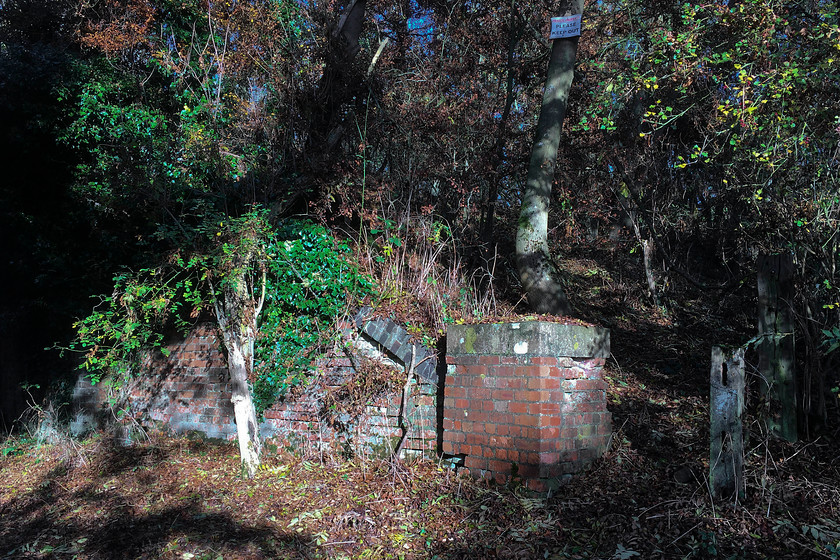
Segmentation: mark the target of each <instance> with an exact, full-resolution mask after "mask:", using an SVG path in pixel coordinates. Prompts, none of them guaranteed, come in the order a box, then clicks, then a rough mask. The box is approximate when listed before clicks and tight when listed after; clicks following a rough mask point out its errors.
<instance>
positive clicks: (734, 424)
mask: <svg viewBox="0 0 840 560" xmlns="http://www.w3.org/2000/svg"><path fill="white" fill-rule="evenodd" d="M744 387H745V382H744V349H743V348H738V349H737V350H735V351H734V352H731V353H726V354H724V352H723V350H721V348H720V347H718V346H714V347H712V370H711V394H710V404H711V406H710V407H709V408H710V416H711V430H710V436H711V442H710V443H711V445H710V457H709V485H710V487H711V489H712V494H713V496H715V497H716V498H725V499H733V500H736V501H737V499H738V497H739V496H740V495H742V494H743V490H744V476H743V472H744V437H743V426H742V423H741V415H742V414H743V412H744Z"/></svg>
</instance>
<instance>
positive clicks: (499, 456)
mask: <svg viewBox="0 0 840 560" xmlns="http://www.w3.org/2000/svg"><path fill="white" fill-rule="evenodd" d="M608 355H609V332H608V331H606V330H605V329H599V328H594V327H583V326H577V325H561V324H557V323H547V322H539V321H531V322H523V323H506V324H493V325H489V324H488V325H456V326H454V328H450V330H449V331H448V333H447V356H446V363H447V375H446V383H445V398H444V404H443V452H444V453H448V454H451V455H455V456H459V457H462V458H463V465H464V466H465V467H467V468H468V469H470V471H471V472H472V473H473V474H474V475H476V476H480V477H485V478H492V479H495V480H496V481H498V482H505V481H507V480H508V478H509V477H510V476H512V475H518V476H521V477H522V478H523V479H524V480H525V481H526V483H527V484H528V486H529V487H530V488H532V489H534V490H539V491H544V490H546V489H548V488H550V487H553V486H556V485H557V484H559V483H561V482H562V481H563V480H564V479H566V478H568V476H569V475H570V474H572V473H574V472H578V471H580V470H581V469H583V468H585V467H586V466H587V465H588V464H589V463H590V462H592V461H593V460H594V459H596V458H598V457H600V456H601V455H602V454H603V453H604V451H605V450H606V448H607V445H608V442H609V438H610V434H611V415H610V413H609V412H608V411H607V408H606V383H605V382H604V381H603V380H602V379H601V369H602V367H603V365H604V360H605V358H606V357H607V356H608Z"/></svg>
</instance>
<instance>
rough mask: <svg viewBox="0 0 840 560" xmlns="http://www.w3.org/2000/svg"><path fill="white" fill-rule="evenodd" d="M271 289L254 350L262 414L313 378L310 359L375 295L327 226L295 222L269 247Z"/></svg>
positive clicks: (257, 401)
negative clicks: (353, 309)
mask: <svg viewBox="0 0 840 560" xmlns="http://www.w3.org/2000/svg"><path fill="white" fill-rule="evenodd" d="M266 251H267V255H268V264H267V268H268V272H269V274H268V289H267V294H266V302H265V308H264V310H263V313H262V316H261V323H260V334H259V337H258V339H257V342H256V347H255V372H256V376H255V382H254V398H255V404H256V406H257V410H258V411H260V412H261V411H263V410H265V409H266V408H267V407H269V406H271V404H272V403H273V402H274V401H275V400H276V399H277V398H278V397H281V396H283V395H284V394H285V393H286V392H287V391H288V390H289V389H290V388H292V387H295V386H298V385H300V384H301V383H302V382H303V381H304V380H305V379H306V377H307V376H308V374H309V372H310V369H311V360H312V357H313V355H314V353H315V352H317V351H318V349H319V347H321V346H322V345H323V343H324V342H325V341H327V340H329V339H330V338H331V337H333V336H336V335H337V334H338V333H335V332H334V331H331V329H332V328H333V327H334V325H335V319H336V317H339V316H340V315H342V314H343V313H345V310H346V309H347V307H348V304H349V302H350V301H353V300H360V299H363V298H365V297H367V296H369V295H371V294H372V293H373V291H374V285H373V281H372V280H371V279H370V278H369V277H368V276H366V275H364V274H362V273H361V272H360V271H359V269H358V267H357V266H356V265H355V264H353V263H351V261H350V259H349V257H350V248H349V246H348V245H347V244H346V243H344V242H338V241H336V240H335V239H334V238H333V237H332V235H330V233H329V232H328V231H327V229H326V228H324V227H323V226H320V225H316V224H312V223H310V222H304V221H292V222H289V223H287V224H285V225H284V227H282V228H280V231H279V232H278V235H277V236H276V238H275V239H274V240H273V241H272V242H271V243H270V244H269V245H268V247H267V248H266Z"/></svg>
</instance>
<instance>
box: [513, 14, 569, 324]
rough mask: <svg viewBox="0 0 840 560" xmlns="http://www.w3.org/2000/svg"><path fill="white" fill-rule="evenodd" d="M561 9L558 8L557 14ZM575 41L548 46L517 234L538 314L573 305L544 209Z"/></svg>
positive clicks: (523, 275) (563, 311)
mask: <svg viewBox="0 0 840 560" xmlns="http://www.w3.org/2000/svg"><path fill="white" fill-rule="evenodd" d="M562 11H563V10H562V9H561V10H559V12H560V13H558V15H561V14H562ZM571 11H572V13H575V14H580V13H582V12H583V2H582V0H573V3H572V8H571ZM578 39H579V37H572V38H568V39H555V40H554V44H553V45H552V47H551V59H550V61H549V64H548V76H547V78H546V83H545V93H544V94H543V102H542V108H541V109H540V118H539V121H538V123H537V134H536V138H535V139H534V147H533V149H532V150H531V161H530V164H529V167H528V179H527V182H526V184H525V191H524V192H523V194H522V209H521V211H520V214H519V226H518V229H517V232H516V264H517V267H518V268H519V277H520V280H521V281H522V286H523V288H524V289H525V293H526V294H527V295H528V304H529V306H530V307H531V309H532V310H533V311H535V312H537V313H551V314H554V315H569V314H571V313H572V306H571V305H570V304H569V300H568V298H567V297H566V294H565V292H564V291H563V288H562V286H561V285H560V284H559V282H558V281H557V271H556V270H555V268H554V265H553V264H552V262H551V257H550V255H549V251H548V207H549V204H550V202H551V187H552V183H553V182H554V170H555V167H556V165H557V148H558V146H559V145H560V134H561V131H562V129H563V118H564V117H565V116H566V103H567V100H568V98H569V90H570V89H571V87H572V79H573V78H574V73H575V72H574V66H575V55H576V54H577V46H578Z"/></svg>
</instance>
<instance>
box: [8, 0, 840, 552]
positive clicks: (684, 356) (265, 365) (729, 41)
mask: <svg viewBox="0 0 840 560" xmlns="http://www.w3.org/2000/svg"><path fill="white" fill-rule="evenodd" d="M838 8H840V6H838V4H837V3H836V2H829V1H822V0H817V1H813V2H792V1H791V2H782V1H771V2H765V1H757V0H730V1H728V2H727V1H720V2H710V3H692V2H668V1H662V2H637V1H635V0H629V1H621V2H600V1H598V2H588V3H587V4H586V6H585V11H584V24H583V32H582V36H581V39H580V43H579V49H578V53H577V68H576V71H575V80H574V83H573V86H572V90H571V94H570V98H569V105H568V112H567V115H566V120H565V126H564V131H563V134H564V135H563V140H562V142H561V147H560V150H561V151H560V156H559V165H558V169H557V171H556V173H555V179H556V180H555V184H554V189H553V192H552V206H551V222H550V223H551V230H550V244H551V248H552V253H553V255H554V256H555V260H556V265H557V268H558V269H559V271H560V276H561V281H562V283H563V284H564V286H565V287H566V290H567V294H568V296H569V299H570V301H571V303H572V305H573V306H574V307H575V310H576V315H577V316H578V317H580V318H582V319H584V320H587V321H590V322H592V323H596V324H599V325H603V326H607V327H609V328H611V329H612V333H613V341H614V344H613V354H614V356H615V364H614V365H615V369H614V371H613V372H612V374H611V375H612V376H613V380H614V387H617V388H618V389H616V394H615V395H614V396H613V397H611V398H612V405H613V406H614V407H615V410H616V412H614V414H615V415H616V418H617V426H618V428H619V431H620V432H621V433H624V434H625V435H626V436H627V439H626V440H625V441H626V442H627V445H628V447H627V448H626V449H624V450H623V451H622V449H619V450H618V451H616V452H615V453H616V454H617V456H621V453H625V455H624V456H627V453H629V449H630V447H629V445H630V442H633V443H634V445H636V446H637V447H636V448H638V449H643V450H644V449H646V448H647V447H646V446H648V445H649V446H653V447H654V448H656V446H657V445H659V444H660V443H661V441H660V440H661V439H662V437H665V436H662V434H663V433H665V434H666V436H668V434H669V432H667V430H668V429H669V428H664V427H662V426H659V428H660V429H659V430H657V429H654V428H653V427H651V426H653V425H654V424H645V423H644V422H641V423H637V422H636V420H632V421H630V422H629V423H628V424H626V425H624V426H622V425H621V424H620V422H621V420H622V418H624V419H631V418H636V419H638V414H639V411H640V410H642V411H646V412H645V413H647V411H649V410H650V407H653V408H656V407H657V406H659V407H665V408H669V407H671V405H673V407H674V408H673V410H672V413H669V414H676V415H677V416H680V415H684V418H683V419H684V420H686V421H688V420H687V419H688V418H693V420H691V422H694V423H696V424H698V425H700V424H702V423H703V422H705V418H707V416H705V417H704V414H705V412H703V408H702V407H703V404H702V400H703V399H704V398H706V396H707V395H708V392H707V391H708V367H707V364H708V357H709V349H710V346H711V345H712V344H728V345H732V346H741V345H744V344H746V343H747V341H749V340H750V339H751V338H753V336H754V335H755V332H756V327H755V324H756V285H755V263H756V259H757V257H758V256H759V255H760V254H773V253H784V254H792V255H793V258H794V263H795V297H794V298H793V301H790V305H791V306H792V309H793V310H794V312H795V318H796V352H797V375H798V379H797V381H798V389H799V396H798V399H799V406H800V408H801V414H800V420H801V432H800V433H801V434H802V437H803V438H804V440H805V441H806V442H815V441H816V442H820V441H822V442H823V444H824V443H825V442H826V441H836V436H837V430H838V426H840V400H838V389H839V388H840V374H838V360H840V358H838V356H839V355H840V353H838V352H833V350H834V349H836V348H837V345H838V343H840V330H839V329H838V325H840V290H839V289H838V282H840V280H838V271H837V260H838V256H840V255H838V244H840V235H839V234H838V230H839V229H840V227H838V226H840V223H838V220H840V194H839V193H840V188H838V187H840V184H838V165H840V159H839V158H840V113H838V107H840V99H838V97H840V88H838V78H840V76H839V75H838V74H840V63H838V61H839V60H840V58H838V57H840V28H838ZM562 9H563V7H562V6H558V5H556V4H554V3H549V2H499V3H482V2H466V3H465V2H448V1H444V0H441V1H437V0H406V1H398V2H388V1H374V0H367V1H365V0H359V1H357V2H354V3H350V4H343V3H340V2H328V1H312V2H295V1H286V0H283V1H265V2H258V1H241V0H240V1H233V0H231V1H229V2H213V3H209V4H208V3H207V2H201V1H193V0H183V1H177V0H159V1H155V0H100V1H96V2H87V1H86V2H75V1H71V0H44V1H35V0H5V1H3V2H2V3H0V153H2V154H3V157H4V159H5V162H6V164H5V165H4V179H3V181H2V182H1V183H0V197H2V200H1V202H2V204H0V212H2V217H0V228H2V230H0V235H2V239H3V253H4V254H3V259H2V267H3V269H2V274H3V278H4V284H5V287H4V289H3V290H2V291H0V311H1V312H2V323H0V328H2V333H0V353H2V360H0V367H2V376H0V382H1V383H2V386H1V387H0V398H2V412H3V416H2V425H3V427H4V429H5V430H7V431H9V430H12V426H13V420H14V419H16V418H18V417H19V416H20V414H21V413H23V412H24V409H25V407H26V403H25V398H24V397H25V393H24V392H23V391H22V390H21V389H20V385H21V384H37V385H38V387H37V388H34V387H31V388H30V390H31V391H33V392H34V394H35V396H36V399H40V398H41V397H42V396H43V395H44V394H45V393H47V392H50V391H53V392H60V390H61V387H62V385H63V386H64V387H65V388H66V387H67V386H68V384H72V381H73V376H74V375H75V372H76V369H75V368H76V367H77V366H78V365H79V363H83V364H84V363H86V364H88V365H89V366H91V368H92V369H89V370H88V371H94V370H96V369H97V368H99V367H100V366H101V368H102V369H105V370H117V371H125V370H126V369H129V368H128V366H127V365H126V364H128V363H129V362H130V359H131V357H132V355H133V353H135V352H136V351H137V350H138V348H139V347H140V342H144V343H150V344H152V345H154V344H160V343H161V341H162V340H163V339H164V338H165V337H166V336H169V335H170V334H171V333H172V332H175V331H177V330H178V329H179V328H182V327H184V326H185V325H187V324H189V323H190V322H191V321H195V320H198V319H200V318H202V317H204V316H205V314H206V313H208V309H212V304H213V301H214V299H213V298H214V297H215V296H214V295H213V294H210V292H208V290H207V288H208V286H209V287H210V288H211V289H212V280H213V279H214V278H217V279H223V278H224V277H225V274H226V273H230V271H231V270H234V269H236V266H237V265H236V264H235V263H234V264H231V262H232V261H231V260H230V258H229V257H230V256H231V254H237V251H239V249H241V248H242V247H250V246H251V245H249V243H252V242H253V241H254V240H258V241H259V244H260V247H262V248H263V249H261V250H264V251H265V253H264V254H265V255H268V256H267V257H266V258H265V259H263V261H260V262H270V263H274V264H272V265H270V266H268V265H263V264H260V265H256V266H252V265H249V267H250V268H248V273H249V274H250V275H251V276H250V277H251V278H252V282H251V284H250V287H251V293H252V295H253V294H256V293H258V290H257V289H256V286H258V285H259V283H258V282H257V281H256V280H258V279H259V276H260V275H259V273H261V272H268V273H269V274H268V282H269V285H270V286H271V290H270V294H269V297H268V300H267V303H266V307H265V309H264V310H263V313H264V314H263V316H262V319H261V321H262V322H261V323H260V325H261V326H260V329H261V331H260V333H261V334H260V335H258V342H259V341H260V340H262V341H264V342H262V343H259V344H258V348H257V350H256V355H257V357H256V363H257V370H255V372H254V375H255V378H254V379H253V381H254V383H255V398H256V399H257V401H259V400H260V399H263V400H265V401H270V400H271V399H273V398H277V396H278V395H282V393H283V391H285V390H288V389H289V387H292V386H294V385H295V384H297V383H300V382H302V377H301V376H302V374H301V373H300V371H301V370H300V365H301V364H303V363H305V362H306V360H308V359H309V358H310V357H311V355H312V352H316V351H317V347H318V345H319V344H321V343H322V342H323V340H324V336H326V334H325V333H328V332H329V330H330V329H329V325H330V324H331V323H330V321H331V320H334V319H335V317H336V316H337V315H339V314H341V313H344V312H346V310H347V309H349V308H350V307H352V306H354V305H359V304H363V303H364V304H373V305H374V306H375V307H376V308H377V309H378V310H379V312H380V313H382V314H386V315H389V316H392V317H394V318H395V319H398V320H400V321H403V322H405V323H406V324H407V325H408V326H409V328H410V330H413V332H415V333H416V335H417V336H418V338H424V339H425V340H426V341H428V342H434V341H435V340H436V339H437V338H439V337H440V336H442V334H443V333H444V332H445V326H446V323H447V322H453V321H460V320H484V319H487V318H493V317H499V318H503V317H505V316H509V315H511V314H513V313H522V312H527V305H526V303H527V302H525V301H523V300H522V294H521V288H520V286H519V279H518V276H517V273H516V269H515V263H513V262H512V259H511V255H512V254H513V243H514V237H515V231H516V227H517V219H518V212H519V201H520V197H521V192H522V185H523V181H524V177H525V174H526V171H527V163H528V155H529V153H530V150H531V145H532V142H533V130H534V127H535V124H536V120H537V117H538V114H539V107H540V101H541V98H542V87H543V83H544V77H545V70H546V65H547V61H548V51H549V46H550V45H549V41H548V40H547V39H546V35H547V33H546V32H547V27H548V19H549V17H551V16H554V15H562V14H559V13H557V12H558V10H562ZM243 243H244V245H243ZM249 254H250V253H249ZM261 254H263V253H261ZM226 258H227V259H228V260H225V259H226ZM214 274H215V276H214ZM161 279H163V280H161ZM253 279H256V280H253ZM208 280H209V281H210V283H208ZM313 282H315V284H314V285H313ZM97 294H104V295H102V296H98V295H97ZM91 296H95V297H96V299H93V300H91ZM94 306H96V307H94ZM135 339H136V340H138V341H139V342H137V343H135V342H132V341H133V340H135ZM265 341H271V342H270V343H269V342H265ZM277 341H280V342H281V343H282V344H281V343H277ZM94 347H95V349H96V352H93V349H94ZM45 348H49V349H48V350H45ZM278 348H287V349H289V350H288V353H287V354H283V353H282V352H283V351H281V350H279V349H278ZM62 349H63V350H64V351H63V352H62V351H61V350H62ZM103 349H104V353H101V351H102V350H103ZM110 349H115V351H114V352H110ZM74 350H75V351H76V352H74ZM91 358H93V359H95V360H99V362H95V363H91V361H90V360H91ZM93 366H96V367H93ZM622 383H623V384H624V385H621V384H622ZM260 384H261V385H260ZM259 387H262V389H260V388H259ZM625 390H626V391H627V392H628V393H629V394H632V395H636V397H637V398H628V397H624V401H622V397H621V396H618V395H621V394H624V393H622V391H625ZM261 391H262V392H261ZM663 395H667V397H666V396H663ZM668 399H671V400H668ZM666 401H667V402H666ZM657 403H659V404H657ZM667 403H671V404H667ZM753 403H755V400H753ZM639 407H641V408H639ZM681 407H683V408H681ZM686 407H687V409H686ZM698 410H699V411H700V412H701V413H699V414H698V413H697V411H698ZM643 416H644V415H643ZM680 421H682V420H680ZM634 426H635V427H634ZM671 428H673V429H675V430H677V433H678V432H679V428H675V427H674V426H671ZM694 429H695V430H698V429H699V430H700V431H699V434H700V435H702V430H703V429H702V428H697V427H696V426H695V428H694ZM622 430H623V432H622ZM634 430H636V431H634ZM755 430H756V433H759V434H761V433H762V432H761V428H760V427H755ZM656 434H659V435H658V436H657V435H656ZM675 437H677V436H675ZM698 437H699V436H698ZM820 438H823V439H822V440H821V439H820ZM826 438H827V439H826ZM665 439H666V440H667V439H668V438H667V437H665ZM677 439H679V438H678V437H677ZM619 441H620V438H619ZM823 444H818V445H815V446H813V447H811V448H810V449H812V450H815V449H821V447H820V445H823ZM768 445H770V446H771V447H772V446H773V445H782V444H780V443H768ZM636 448H634V449H636ZM829 448H830V446H829ZM10 449H11V448H10ZM768 449H769V447H768ZM773 449H775V450H776V451H774V453H776V452H778V453H782V454H783V455H784V454H785V453H788V452H785V451H784V450H782V451H779V450H778V449H777V448H775V447H774V448H773ZM835 449H836V448H835ZM672 451H673V450H672ZM657 452H658V451H657ZM675 453H676V452H675ZM790 453H794V452H792V451H791V452H790ZM790 453H788V455H785V456H789V455H790ZM815 453H816V452H815ZM820 453H828V458H827V459H826V461H827V462H823V463H821V462H819V461H820V460H821V459H820V460H818V459H814V461H817V463H818V464H819V465H820V470H824V471H825V472H826V476H829V477H832V476H834V475H836V469H837V465H836V453H834V459H831V452H830V449H829V450H823V451H820ZM630 455H632V453H630ZM701 455H702V453H701ZM817 455H819V453H816V455H815V456H817ZM823 458H825V457H824V456H823ZM815 464H816V463H815ZM777 466H778V465H777ZM662 468H663V469H664V468H665V467H664V466H663V467H662ZM831 473H834V475H832V474H831ZM777 474H778V473H777ZM782 478H784V477H782ZM628 480H630V479H628ZM831 480H833V482H831V483H830V484H829V483H828V482H827V483H826V484H828V486H829V487H832V488H835V489H836V488H837V487H838V486H837V484H836V482H837V480H836V478H831ZM757 484H758V483H757ZM804 494H806V492H804V491H803V495H804ZM794 495H797V494H796V493H795V492H794V493H792V494H790V495H788V498H790V497H791V496H794ZM762 496H764V494H762ZM634 499H635V498H634ZM803 499H804V498H803ZM821 504H822V505H823V506H825V503H824V502H821ZM826 507H828V506H826ZM759 509H761V510H762V511H763V506H762V507H761V508H759ZM808 509H811V510H814V511H817V510H818V509H819V508H818V507H817V506H815V505H814V504H812V503H809V505H808V507H807V508H804V510H808ZM756 511H758V509H757V510H756ZM820 511H823V512H824V513H825V512H826V511H827V512H828V513H829V514H830V515H833V516H835V517H834V519H836V514H837V511H836V506H834V507H828V509H827V510H826V509H822V510H820ZM768 514H769V506H768ZM768 519H769V517H768ZM808 523H809V524H808V525H807V526H808V527H815V526H816V525H817V523H818V522H817V520H816V518H814V519H811V520H810V521H809V522H808ZM822 526H823V527H828V526H827V525H822ZM669 527H670V525H669ZM686 528H687V527H686ZM800 528H801V527H795V531H796V532H798V531H799V530H800ZM783 529H784V528H783ZM835 529H836V526H835ZM784 530H787V529H784ZM826 530H828V529H826ZM780 531H781V530H780ZM772 533H773V534H774V535H781V534H784V531H781V532H778V531H775V530H774V531H772ZM599 534H600V533H599ZM767 534H770V533H767ZM797 534H798V533H797ZM674 536H678V535H674ZM812 536H813V535H812ZM814 538H815V539H816V537H814ZM697 539H699V540H697V541H696V542H698V543H699V542H701V541H702V539H700V537H699V536H697ZM829 540H830V539H829ZM816 541H819V542H820V543H822V542H823V541H820V540H819V539H816ZM675 542H676V541H675ZM684 542H685V541H683V543H684ZM702 542H705V541H702ZM826 542H828V541H826ZM823 544H824V543H823ZM622 546H623V545H622ZM680 546H683V544H682V543H681V544H679V545H677V549H678V550H681V549H680V548H679V547H680ZM820 546H822V545H820ZM834 546H835V547H836V544H835V545H834ZM814 549H815V548H814V547H811V548H809V549H808V550H814ZM616 550H617V552H616V553H617V554H618V549H616ZM819 550H822V551H825V550H827V549H825V548H822V549H819ZM681 552H685V550H681ZM821 554H822V555H823V556H825V555H826V554H828V553H826V552H822V553H821ZM833 554H835V555H836V554H837V552H836V548H835V549H834V552H833ZM782 556H783V555H782ZM829 557H831V556H829ZM835 557H836V556H835Z"/></svg>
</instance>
